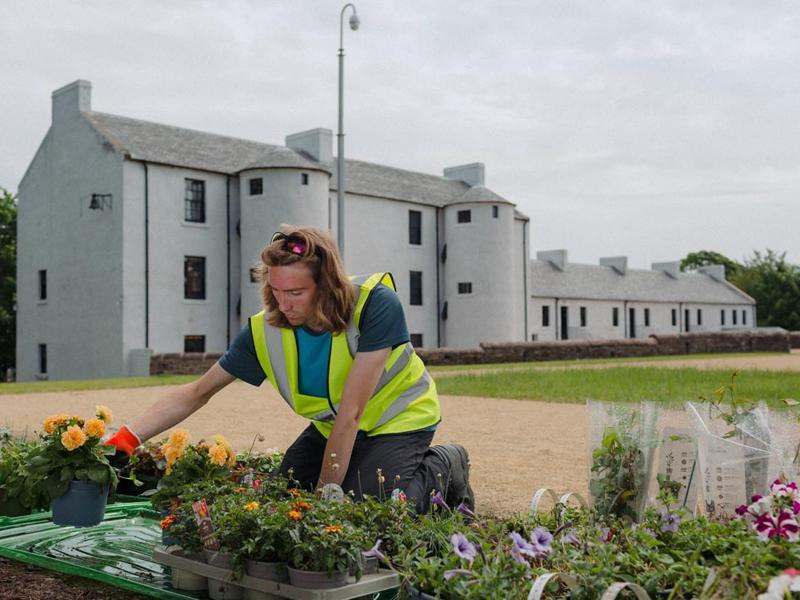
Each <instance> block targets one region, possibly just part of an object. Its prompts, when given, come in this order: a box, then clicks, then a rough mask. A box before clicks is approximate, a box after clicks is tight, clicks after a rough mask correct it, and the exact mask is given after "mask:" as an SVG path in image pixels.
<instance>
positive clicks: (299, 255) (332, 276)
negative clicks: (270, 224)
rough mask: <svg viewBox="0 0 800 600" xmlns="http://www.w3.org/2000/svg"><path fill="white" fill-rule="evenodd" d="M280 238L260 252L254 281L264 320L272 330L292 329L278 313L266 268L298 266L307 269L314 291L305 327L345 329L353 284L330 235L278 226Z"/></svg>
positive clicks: (312, 230) (321, 231)
mask: <svg viewBox="0 0 800 600" xmlns="http://www.w3.org/2000/svg"><path fill="white" fill-rule="evenodd" d="M280 233H282V234H283V236H282V237H280V238H279V239H276V240H275V241H274V242H270V243H269V244H267V246H266V247H265V248H264V249H263V250H262V251H261V265H260V266H259V267H258V270H257V274H258V279H259V281H261V300H262V302H263V304H264V308H265V309H266V312H267V321H268V322H269V324H270V325H273V326H275V327H287V328H288V327H292V325H291V323H289V320H288V319H287V318H286V316H285V315H284V314H283V313H282V312H281V311H280V310H278V301H277V300H276V299H275V296H274V294H273V293H272V288H271V287H270V285H269V269H270V267H279V266H280V267H284V266H287V265H296V264H301V265H304V266H306V267H308V270H309V271H311V276H312V278H313V279H314V283H316V284H317V292H316V296H315V298H314V301H313V309H312V311H311V313H310V315H309V318H308V321H307V322H306V325H307V326H308V327H309V328H311V329H315V330H325V331H330V332H331V333H340V332H342V331H344V330H345V329H347V323H348V321H349V320H350V315H351V314H352V312H353V309H354V306H355V302H356V297H355V291H354V289H353V285H352V283H351V282H350V279H349V278H348V277H347V274H346V272H345V270H344V264H343V263H342V259H341V257H340V256H339V251H338V249H337V248H336V242H334V240H333V238H332V237H331V235H330V234H329V233H328V232H327V231H325V230H323V229H317V228H315V227H297V226H294V225H281V231H280Z"/></svg>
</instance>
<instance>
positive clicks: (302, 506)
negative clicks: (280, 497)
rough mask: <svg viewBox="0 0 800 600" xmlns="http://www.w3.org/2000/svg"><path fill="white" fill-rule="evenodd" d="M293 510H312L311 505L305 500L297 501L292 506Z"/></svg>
mask: <svg viewBox="0 0 800 600" xmlns="http://www.w3.org/2000/svg"><path fill="white" fill-rule="evenodd" d="M292 508H294V509H295V510H311V504H309V503H308V502H306V501H305V500H295V501H294V504H292Z"/></svg>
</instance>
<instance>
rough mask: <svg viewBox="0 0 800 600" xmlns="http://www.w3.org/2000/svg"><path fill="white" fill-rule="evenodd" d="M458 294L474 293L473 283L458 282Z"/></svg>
mask: <svg viewBox="0 0 800 600" xmlns="http://www.w3.org/2000/svg"><path fill="white" fill-rule="evenodd" d="M458 293H459V294H471V293H472V282H471V281H459V282H458Z"/></svg>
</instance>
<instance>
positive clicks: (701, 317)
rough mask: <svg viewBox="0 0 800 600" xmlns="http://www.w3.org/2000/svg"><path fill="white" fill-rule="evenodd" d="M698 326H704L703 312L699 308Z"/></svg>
mask: <svg viewBox="0 0 800 600" xmlns="http://www.w3.org/2000/svg"><path fill="white" fill-rule="evenodd" d="M697 324H698V325H702V324H703V311H702V310H700V309H699V308H698V309H697Z"/></svg>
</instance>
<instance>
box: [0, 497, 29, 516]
mask: <svg viewBox="0 0 800 600" xmlns="http://www.w3.org/2000/svg"><path fill="white" fill-rule="evenodd" d="M29 514H31V509H30V508H26V507H24V506H22V503H21V502H20V501H19V499H18V498H8V499H0V517H19V516H21V515H29Z"/></svg>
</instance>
